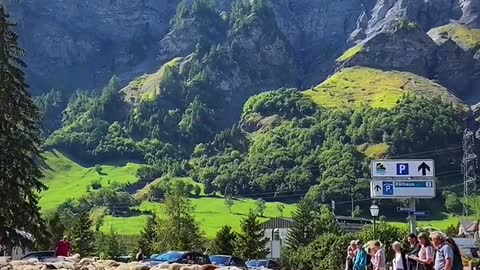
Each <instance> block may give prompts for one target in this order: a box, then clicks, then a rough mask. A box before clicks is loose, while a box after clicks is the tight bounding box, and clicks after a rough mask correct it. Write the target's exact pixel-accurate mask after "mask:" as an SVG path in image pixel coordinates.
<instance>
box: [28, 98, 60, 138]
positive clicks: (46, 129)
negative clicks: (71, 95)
mask: <svg viewBox="0 0 480 270" xmlns="http://www.w3.org/2000/svg"><path fill="white" fill-rule="evenodd" d="M34 102H35V104H36V105H37V107H38V108H39V109H40V111H41V112H42V120H43V121H42V131H43V135H44V136H48V135H50V134H51V133H52V132H53V131H55V130H57V129H59V128H61V127H62V111H63V110H64V109H65V107H66V106H67V98H66V97H65V95H64V92H63V91H60V90H57V89H52V90H50V91H49V92H46V93H44V94H42V95H41V96H38V97H35V98H34Z"/></svg>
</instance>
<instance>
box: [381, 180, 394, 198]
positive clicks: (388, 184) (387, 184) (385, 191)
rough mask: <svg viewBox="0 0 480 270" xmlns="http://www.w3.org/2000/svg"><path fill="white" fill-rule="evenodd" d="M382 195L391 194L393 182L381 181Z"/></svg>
mask: <svg viewBox="0 0 480 270" xmlns="http://www.w3.org/2000/svg"><path fill="white" fill-rule="evenodd" d="M383 195H393V182H383Z"/></svg>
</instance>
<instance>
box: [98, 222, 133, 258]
mask: <svg viewBox="0 0 480 270" xmlns="http://www.w3.org/2000/svg"><path fill="white" fill-rule="evenodd" d="M95 251H96V252H97V253H98V254H103V255H104V257H105V258H104V259H110V260H115V259H118V258H119V257H120V256H122V255H125V254H126V253H127V246H126V243H125V242H124V241H123V240H122V238H121V237H120V236H119V235H118V233H117V232H116V231H115V229H114V228H113V227H110V232H109V233H108V234H104V233H97V234H96V236H95Z"/></svg>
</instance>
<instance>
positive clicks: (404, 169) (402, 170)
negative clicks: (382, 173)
mask: <svg viewBox="0 0 480 270" xmlns="http://www.w3.org/2000/svg"><path fill="white" fill-rule="evenodd" d="M397 175H408V163H397Z"/></svg>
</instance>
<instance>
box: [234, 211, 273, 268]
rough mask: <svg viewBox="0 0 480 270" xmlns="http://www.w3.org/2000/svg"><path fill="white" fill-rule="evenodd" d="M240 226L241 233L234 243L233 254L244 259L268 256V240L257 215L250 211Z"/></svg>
mask: <svg viewBox="0 0 480 270" xmlns="http://www.w3.org/2000/svg"><path fill="white" fill-rule="evenodd" d="M240 226H241V229H242V232H241V234H239V235H238V239H237V241H236V246H235V254H236V255H237V256H239V257H241V258H246V259H258V258H264V257H265V256H266V255H267V254H268V248H267V243H268V239H267V237H265V233H264V230H263V228H262V224H261V223H260V221H259V220H258V218H257V214H256V213H255V212H254V211H252V210H250V213H249V214H248V216H247V217H246V218H244V219H243V220H242V221H241V222H240Z"/></svg>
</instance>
